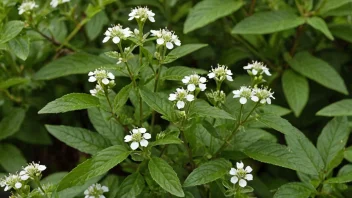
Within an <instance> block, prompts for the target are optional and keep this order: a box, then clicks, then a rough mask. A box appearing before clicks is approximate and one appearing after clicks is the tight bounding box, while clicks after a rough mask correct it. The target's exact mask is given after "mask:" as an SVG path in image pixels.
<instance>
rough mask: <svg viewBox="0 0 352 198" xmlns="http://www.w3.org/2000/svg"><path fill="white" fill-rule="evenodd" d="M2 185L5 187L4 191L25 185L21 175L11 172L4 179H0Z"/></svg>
mask: <svg viewBox="0 0 352 198" xmlns="http://www.w3.org/2000/svg"><path fill="white" fill-rule="evenodd" d="M0 186H1V187H2V188H3V187H5V188H4V191H8V190H11V189H12V188H14V189H16V190H17V189H20V188H21V187H22V186H23V181H22V180H21V177H20V176H19V175H17V174H14V175H13V174H10V175H9V176H7V177H5V178H4V179H2V180H0Z"/></svg>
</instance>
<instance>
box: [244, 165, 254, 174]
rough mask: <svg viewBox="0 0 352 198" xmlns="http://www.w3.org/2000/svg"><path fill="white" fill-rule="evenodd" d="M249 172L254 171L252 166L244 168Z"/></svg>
mask: <svg viewBox="0 0 352 198" xmlns="http://www.w3.org/2000/svg"><path fill="white" fill-rule="evenodd" d="M244 170H245V171H246V172H247V173H250V172H252V170H253V169H252V168H251V167H250V166H247V167H246V169H244Z"/></svg>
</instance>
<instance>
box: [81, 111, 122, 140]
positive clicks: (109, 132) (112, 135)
mask: <svg viewBox="0 0 352 198" xmlns="http://www.w3.org/2000/svg"><path fill="white" fill-rule="evenodd" d="M88 116H89V119H90V121H91V122H92V124H93V126H94V128H95V129H96V130H97V131H98V133H100V134H101V135H102V136H104V137H105V138H107V139H109V140H110V142H111V143H112V144H114V145H124V141H123V137H124V134H125V132H124V128H123V127H122V126H121V125H120V124H119V123H117V121H116V120H115V119H114V118H112V117H111V113H108V112H106V111H104V110H103V109H101V108H90V109H88Z"/></svg>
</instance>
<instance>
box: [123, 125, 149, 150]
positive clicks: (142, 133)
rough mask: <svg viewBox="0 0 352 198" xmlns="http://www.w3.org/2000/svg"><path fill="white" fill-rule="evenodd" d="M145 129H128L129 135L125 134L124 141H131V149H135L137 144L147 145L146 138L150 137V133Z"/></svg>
mask: <svg viewBox="0 0 352 198" xmlns="http://www.w3.org/2000/svg"><path fill="white" fill-rule="evenodd" d="M146 132H147V129H145V128H136V129H132V131H130V133H131V135H126V136H125V142H131V141H132V143H131V145H130V146H131V149H132V150H136V149H137V148H138V147H139V145H140V146H143V147H147V146H148V140H149V139H150V138H151V137H152V136H151V135H150V133H146Z"/></svg>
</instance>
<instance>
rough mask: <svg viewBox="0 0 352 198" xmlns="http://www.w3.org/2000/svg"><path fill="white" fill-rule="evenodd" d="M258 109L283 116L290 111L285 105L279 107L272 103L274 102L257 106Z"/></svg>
mask: <svg viewBox="0 0 352 198" xmlns="http://www.w3.org/2000/svg"><path fill="white" fill-rule="evenodd" d="M258 109H259V110H261V111H263V113H266V112H269V113H273V114H276V115H278V116H285V115H287V114H290V113H291V112H292V111H291V110H290V109H287V108H285V107H281V106H278V105H274V104H271V105H264V106H262V107H259V108H258Z"/></svg>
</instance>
